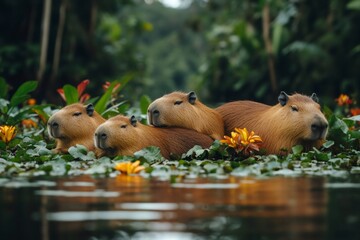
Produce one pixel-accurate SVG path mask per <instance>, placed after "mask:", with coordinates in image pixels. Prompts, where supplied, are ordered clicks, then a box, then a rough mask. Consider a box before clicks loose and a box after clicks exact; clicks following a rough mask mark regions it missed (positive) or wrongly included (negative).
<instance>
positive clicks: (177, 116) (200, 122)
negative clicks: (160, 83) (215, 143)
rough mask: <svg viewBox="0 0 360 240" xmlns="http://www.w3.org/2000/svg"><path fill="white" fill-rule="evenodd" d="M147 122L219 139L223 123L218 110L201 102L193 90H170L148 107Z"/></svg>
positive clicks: (222, 134)
mask: <svg viewBox="0 0 360 240" xmlns="http://www.w3.org/2000/svg"><path fill="white" fill-rule="evenodd" d="M147 116H148V123H149V124H151V125H154V126H155V127H182V128H188V129H193V130H195V131H197V132H201V133H204V134H206V135H209V136H211V137H212V138H213V139H221V138H222V137H223V136H224V123H223V120H222V118H221V116H220V114H219V113H218V112H216V111H215V110H213V109H211V108H209V107H207V106H205V105H204V104H202V103H201V102H200V101H199V100H198V99H197V96H196V94H195V92H189V93H183V92H172V93H170V94H167V95H164V96H162V97H161V98H158V99H156V100H155V101H154V102H152V103H151V104H150V105H149V108H148V115H147Z"/></svg>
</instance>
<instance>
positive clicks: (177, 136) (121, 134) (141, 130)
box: [95, 115, 213, 158]
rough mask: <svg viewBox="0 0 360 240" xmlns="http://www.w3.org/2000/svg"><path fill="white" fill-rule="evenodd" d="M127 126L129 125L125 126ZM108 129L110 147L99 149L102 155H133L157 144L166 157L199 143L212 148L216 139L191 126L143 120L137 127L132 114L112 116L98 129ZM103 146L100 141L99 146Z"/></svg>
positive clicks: (101, 130)
mask: <svg viewBox="0 0 360 240" xmlns="http://www.w3.org/2000/svg"><path fill="white" fill-rule="evenodd" d="M124 125H126V127H125V128H121V126H124ZM104 132H105V133H106V134H107V136H108V138H107V140H106V144H105V145H106V146H104V145H103V146H102V148H105V149H97V150H96V153H97V155H98V156H102V155H110V156H112V155H133V154H134V153H135V152H136V151H139V150H141V149H143V148H145V147H148V146H156V147H159V148H160V151H161V154H162V155H163V156H164V157H165V158H169V157H170V155H171V154H176V155H180V154H182V153H185V152H187V151H188V150H190V149H191V148H192V147H193V146H195V145H200V146H202V147H203V148H208V147H209V146H210V145H211V144H212V142H213V140H212V139H211V138H210V137H209V136H207V135H205V134H201V133H198V132H195V131H192V130H189V129H182V128H156V127H153V126H147V125H144V124H141V123H140V122H137V123H136V126H135V127H134V126H133V125H131V122H130V120H129V118H128V117H125V116H120V115H119V116H115V117H113V118H110V119H109V120H107V121H106V122H105V123H103V124H102V125H100V126H99V127H98V129H97V130H96V133H98V134H99V133H104ZM95 138H96V137H95ZM95 141H96V140H95ZM100 145H102V144H99V143H98V142H97V143H96V147H100Z"/></svg>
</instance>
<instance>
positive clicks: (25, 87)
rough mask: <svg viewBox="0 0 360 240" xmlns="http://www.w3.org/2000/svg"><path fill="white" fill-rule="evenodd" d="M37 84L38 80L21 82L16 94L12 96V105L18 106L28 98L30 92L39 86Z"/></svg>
mask: <svg viewBox="0 0 360 240" xmlns="http://www.w3.org/2000/svg"><path fill="white" fill-rule="evenodd" d="M37 84H38V83H37V82H36V81H28V82H24V83H23V84H21V85H20V87H19V88H18V89H17V90H16V92H15V93H14V95H13V96H12V97H11V100H10V106H11V107H14V106H17V105H19V104H20V103H22V102H24V101H25V100H26V99H28V98H29V97H30V96H29V95H28V93H30V92H32V91H34V90H35V89H36V87H37Z"/></svg>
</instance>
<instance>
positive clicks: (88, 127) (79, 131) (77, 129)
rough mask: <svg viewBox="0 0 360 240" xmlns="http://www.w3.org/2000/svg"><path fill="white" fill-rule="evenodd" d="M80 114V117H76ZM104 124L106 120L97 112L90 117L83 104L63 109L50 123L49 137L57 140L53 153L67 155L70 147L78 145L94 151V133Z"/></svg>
mask: <svg viewBox="0 0 360 240" xmlns="http://www.w3.org/2000/svg"><path fill="white" fill-rule="evenodd" d="M79 113H80V115H78V116H76V114H79ZM74 114H75V115H74ZM103 122H105V119H104V118H102V117H101V116H100V115H99V114H98V113H97V112H95V111H94V112H93V115H92V116H89V114H88V113H87V111H86V106H85V105H83V104H80V103H75V104H71V105H69V106H66V107H64V108H62V109H61V110H59V111H58V112H56V113H55V114H53V115H52V116H51V118H50V119H49V121H48V132H49V135H50V136H51V137H52V138H55V140H56V148H55V149H54V150H53V151H54V152H56V153H66V152H67V151H68V149H69V147H71V146H74V145H76V144H81V145H84V146H85V147H86V148H87V149H88V150H94V149H95V146H94V133H95V130H96V128H97V127H98V126H99V125H100V124H101V123H103ZM55 124H56V126H57V127H55Z"/></svg>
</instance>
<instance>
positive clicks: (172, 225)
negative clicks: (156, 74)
mask: <svg viewBox="0 0 360 240" xmlns="http://www.w3.org/2000/svg"><path fill="white" fill-rule="evenodd" d="M359 193H360V186H359V183H357V182H354V183H339V182H328V181H327V179H326V178H321V177H316V178H315V177H297V178H284V177H275V178H269V179H251V178H240V177H234V176H231V177H228V178H224V179H213V178H196V179H194V178H191V179H186V178H185V179H179V180H178V182H176V183H173V184H171V183H169V182H168V181H160V180H158V179H146V178H143V177H141V176H126V175H119V176H117V177H116V178H107V179H104V178H93V177H91V176H86V175H83V176H78V177H72V178H57V179H52V180H51V179H50V180H33V181H27V182H26V181H24V180H23V179H19V180H15V181H14V180H13V181H7V180H1V181H0V226H1V230H0V236H4V239H44V240H45V239H157V240H159V239H181V240H185V239H284V240H285V239H339V238H338V237H341V239H358V238H357V237H358V236H359V235H358V234H359V233H357V232H356V229H357V228H356V227H355V226H359V221H360V220H359V213H360V212H359V207H358V203H359V200H360V194H359ZM338 204H341V205H340V206H338ZM339 209H341V211H340V210H339ZM339 219H341V220H342V222H341V224H339V222H338V220H339ZM19 229H21V231H19Z"/></svg>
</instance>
